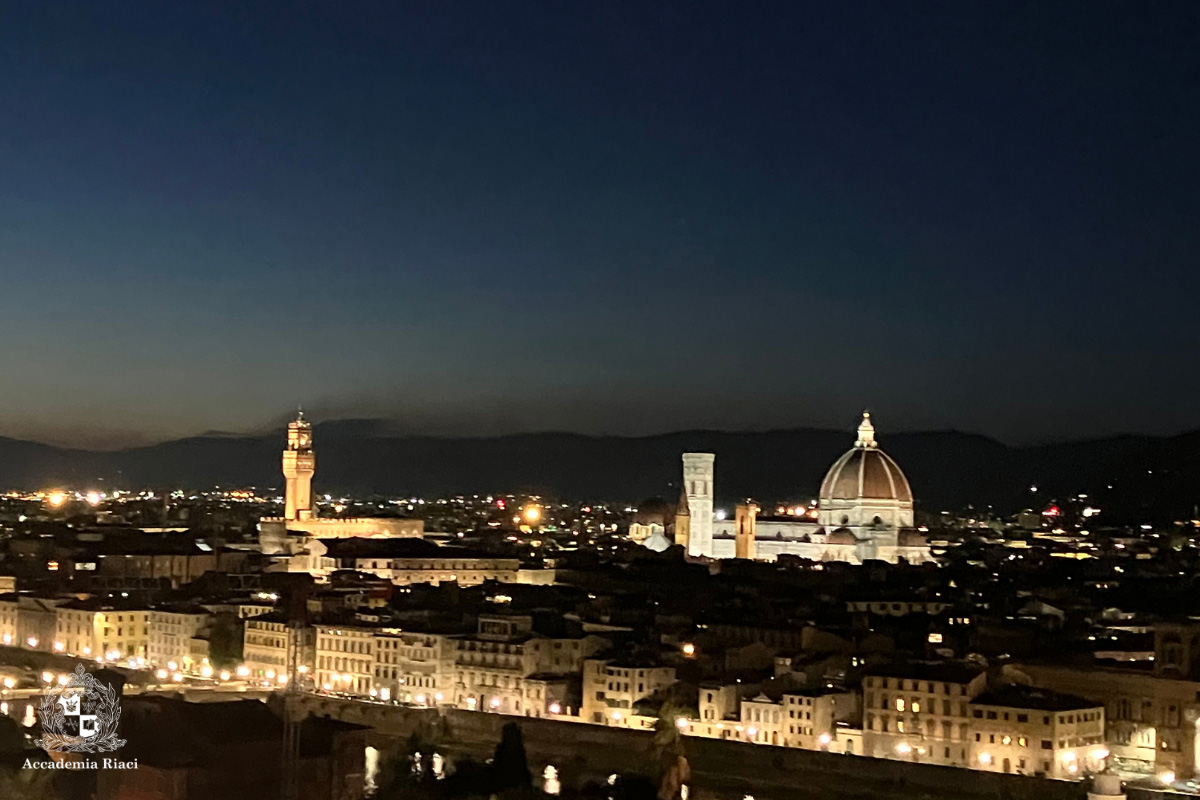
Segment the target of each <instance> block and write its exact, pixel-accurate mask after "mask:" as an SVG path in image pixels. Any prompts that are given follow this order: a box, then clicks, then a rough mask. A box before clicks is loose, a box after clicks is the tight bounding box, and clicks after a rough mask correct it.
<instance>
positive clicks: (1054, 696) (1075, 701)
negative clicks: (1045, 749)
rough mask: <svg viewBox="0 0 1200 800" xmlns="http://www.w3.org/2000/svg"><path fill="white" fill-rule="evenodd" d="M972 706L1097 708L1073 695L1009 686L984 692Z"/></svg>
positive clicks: (1100, 704)
mask: <svg viewBox="0 0 1200 800" xmlns="http://www.w3.org/2000/svg"><path fill="white" fill-rule="evenodd" d="M971 704H972V705H979V706H1002V707H1004V708H1028V709H1033V710H1036V711H1075V710H1077V709H1085V708H1099V707H1101V706H1103V705H1104V704H1103V703H1097V702H1094V701H1092V700H1087V699H1085V698H1083V697H1078V696H1076V695H1073V694H1060V693H1059V692H1052V691H1050V690H1049V689H1035V688H1033V687H1032V686H1021V685H1018V684H1011V685H1009V686H1001V687H999V688H997V689H992V690H990V691H987V692H984V693H983V694H981V695H979V696H978V697H976V698H975V699H974V700H972V701H971Z"/></svg>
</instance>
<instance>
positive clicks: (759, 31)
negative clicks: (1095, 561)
mask: <svg viewBox="0 0 1200 800" xmlns="http://www.w3.org/2000/svg"><path fill="white" fill-rule="evenodd" d="M1198 41H1200V5H1198V4H1196V3H1194V2H1181V3H1168V2H1154V3H1139V2H1129V3H1115V2H1080V3H1074V2H1062V1H1059V0H1056V1H1055V2H1037V3H1035V2H1029V3H1020V4H1006V3H987V4H984V3H974V2H962V0H955V1H954V2H945V3H937V2H919V3H913V2H887V3H883V2H879V3H876V2H850V1H846V2H841V1H837V2H834V1H833V0H831V1H830V2H822V3H804V2H799V1H798V0H793V1H791V2H783V3H778V4H773V3H769V2H754V3H734V2H721V3H707V2H696V1H695V0H689V1H686V2H685V1H684V0H677V1H676V2H673V3H654V2H646V0H637V2H628V3H625V2H612V1H611V0H605V1H604V2H566V3H533V2H504V1H503V0H501V1H500V2H497V1H496V0H491V1H490V2H397V1H395V0H389V2H378V3H376V2H366V1H365V0H354V1H353V2H339V3H334V2H328V3H300V4H285V3H269V2H254V3H242V2H227V3H203V2H187V3H180V2H171V3H164V2H161V0H154V2H144V3H143V2H129V1H126V2H120V3H99V2H94V0H87V1H86V2H78V3H72V2H62V0H55V1H54V2H42V1H40V0H30V1H29V2H14V3H4V4H2V5H0V109H2V111H3V122H2V124H0V275H2V277H3V279H4V280H3V283H2V284H0V336H2V340H3V342H4V346H3V347H2V348H0V375H3V391H0V433H4V434H7V435H16V436H24V437H32V438H38V439H43V440H49V441H55V442H69V443H74V444H80V445H88V446H111V445H117V444H123V443H132V442H143V441H153V440H156V439H160V438H163V437H168V436H176V435H184V434H191V433H198V432H201V431H205V430H212V429H219V430H232V431H251V430H263V429H265V428H266V427H267V426H269V425H273V424H277V423H278V422H279V421H280V420H282V419H283V418H284V417H285V416H287V415H288V414H289V413H290V411H291V410H292V409H294V408H295V406H296V405H297V404H303V405H304V406H305V407H306V408H309V409H311V410H312V413H313V414H314V415H315V416H317V417H318V418H333V417H351V416H386V417H392V418H395V419H397V420H398V421H399V424H400V426H401V428H402V429H404V430H412V431H422V432H434V433H452V434H468V433H470V434H474V433H503V432H510V431H518V430H544V429H561V430H576V431H584V432H612V433H646V432H656V431H664V430H674V429H680V428H688V427H699V426H715V427H721V428H727V429H761V428H767V427H777V426H789V427H791V426H808V425H816V426H839V427H844V428H846V430H847V432H848V433H847V436H848V437H849V436H851V435H852V434H851V433H850V431H851V430H852V429H853V427H854V425H855V424H856V421H857V415H858V412H859V411H860V410H861V409H862V408H863V407H870V408H871V409H872V410H873V411H874V412H875V413H876V417H877V422H878V424H879V428H880V438H881V440H882V441H883V442H884V444H885V446H886V436H887V432H888V431H889V430H892V431H895V430H901V429H907V430H912V429H926V428H948V427H954V428H959V429H963V430H972V431H979V432H982V433H986V434H989V435H993V436H997V437H999V438H1001V439H1004V440H1005V441H1010V442H1029V441H1044V440H1051V439H1060V438H1068V437H1078V436H1092V435H1102V434H1107V433H1112V432H1118V431H1147V432H1154V433H1171V432H1176V431H1179V430H1183V429H1189V428H1195V427H1197V426H1200V402H1198V401H1197V399H1196V397H1197V394H1198V392H1200V376H1198V372H1197V364H1198V359H1197V355H1198V347H1197V345H1198V341H1197V340H1198V338H1200V337H1198V334H1197V331H1198V330H1200V329H1198V327H1197V314H1196V311H1195V308H1194V304H1195V298H1196V296H1197V290H1198V289H1200V199H1198V198H1200V147H1198V144H1200V90H1198V87H1200V54H1198V53H1200V47H1198V46H1197V42H1198Z"/></svg>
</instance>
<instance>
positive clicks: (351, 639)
mask: <svg viewBox="0 0 1200 800" xmlns="http://www.w3.org/2000/svg"><path fill="white" fill-rule="evenodd" d="M315 629H316V648H315V650H314V656H315V664H314V668H315V670H316V685H317V688H319V689H323V690H325V691H333V692H342V693H345V694H358V695H367V694H370V692H371V690H372V689H373V688H375V644H376V633H377V632H378V628H377V627H375V626H371V625H360V624H346V625H341V624H333V625H317V626H315Z"/></svg>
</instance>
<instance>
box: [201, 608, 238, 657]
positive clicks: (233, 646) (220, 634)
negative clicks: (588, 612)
mask: <svg viewBox="0 0 1200 800" xmlns="http://www.w3.org/2000/svg"><path fill="white" fill-rule="evenodd" d="M208 658H209V661H211V662H212V665H213V666H214V667H216V668H217V669H232V668H233V667H236V666H237V665H238V664H240V663H241V661H242V623H241V622H240V621H239V620H238V619H237V617H235V616H234V615H232V614H222V615H220V616H218V617H217V619H216V621H215V622H214V623H213V627H212V633H210V634H209V635H208Z"/></svg>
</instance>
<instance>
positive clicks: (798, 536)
mask: <svg viewBox="0 0 1200 800" xmlns="http://www.w3.org/2000/svg"><path fill="white" fill-rule="evenodd" d="M700 455H704V456H706V458H703V459H700V458H697V456H700ZM683 463H684V490H685V491H684V496H683V497H681V498H680V504H679V507H678V509H677V511H676V517H675V531H674V532H675V543H676V544H681V545H685V546H686V547H687V552H688V555H690V556H693V557H706V558H749V559H757V560H760V561H774V560H775V559H777V558H778V557H779V556H781V555H793V556H798V557H800V558H806V559H810V560H813V561H843V562H848V563H852V564H861V563H862V562H864V561H868V560H873V559H874V560H880V561H887V562H890V563H893V564H894V563H897V562H899V561H900V560H904V561H907V562H909V563H923V562H926V561H932V560H933V557H932V555H931V554H930V549H929V543H928V542H927V541H926V539H925V537H924V536H923V535H922V534H921V533H920V532H919V531H918V530H916V529H915V528H914V527H913V495H912V489H911V488H910V487H909V484H908V479H907V478H906V477H905V476H904V473H903V472H902V471H901V470H900V467H899V465H898V464H896V462H895V460H893V459H892V457H891V456H889V455H888V454H887V453H885V452H884V451H883V450H881V449H880V448H879V444H878V442H876V440H875V426H874V424H873V423H872V422H871V415H870V414H869V413H865V412H864V413H863V417H862V422H861V424H860V425H859V426H858V437H857V439H856V440H855V442H854V446H853V447H852V448H850V449H849V450H847V451H846V453H845V454H843V455H842V457H841V458H839V459H838V460H837V461H835V462H834V463H833V466H831V467H830V468H829V471H828V472H827V473H826V475H825V479H824V480H823V481H822V482H821V488H820V492H819V500H818V506H817V516H816V519H815V520H814V519H811V518H808V519H805V518H803V517H800V518H795V517H781V518H780V517H776V518H765V519H760V518H759V516H758V506H756V505H754V504H753V503H745V504H742V505H739V506H738V507H737V510H736V512H735V514H734V516H733V518H732V519H716V518H714V516H713V512H712V508H713V497H712V486H713V464H714V457H713V455H712V454H696V453H686V454H684V456H683ZM698 464H703V467H704V472H703V474H700V473H698V472H697V465H698ZM697 475H699V478H700V479H699V480H697ZM696 490H701V492H702V493H703V495H701V494H700V493H698V492H697V491H696ZM704 495H706V496H704ZM696 500H698V501H699V502H695V501H696ZM698 521H699V522H700V523H701V524H699V525H698V524H697V523H698ZM697 531H699V535H697Z"/></svg>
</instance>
